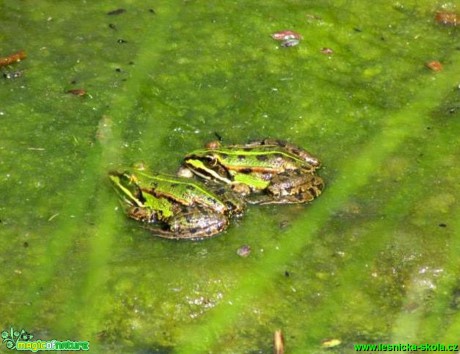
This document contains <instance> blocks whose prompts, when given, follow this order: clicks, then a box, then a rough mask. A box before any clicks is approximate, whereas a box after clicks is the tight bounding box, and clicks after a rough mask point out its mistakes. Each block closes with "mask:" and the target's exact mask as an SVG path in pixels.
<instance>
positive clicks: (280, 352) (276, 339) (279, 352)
mask: <svg viewBox="0 0 460 354" xmlns="http://www.w3.org/2000/svg"><path fill="white" fill-rule="evenodd" d="M273 354H284V336H283V332H281V330H280V329H278V330H276V331H275V334H274V335H273Z"/></svg>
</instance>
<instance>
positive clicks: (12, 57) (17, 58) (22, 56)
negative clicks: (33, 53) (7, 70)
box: [0, 50, 27, 67]
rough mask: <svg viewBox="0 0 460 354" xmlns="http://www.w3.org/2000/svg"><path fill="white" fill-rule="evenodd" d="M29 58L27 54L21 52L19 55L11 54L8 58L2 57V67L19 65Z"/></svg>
mask: <svg viewBox="0 0 460 354" xmlns="http://www.w3.org/2000/svg"><path fill="white" fill-rule="evenodd" d="M25 58H27V55H26V52H25V51H23V50H21V51H19V52H17V53H14V54H10V55H8V56H6V57H0V67H2V66H8V65H11V64H14V63H17V62H19V61H21V60H24V59H25Z"/></svg>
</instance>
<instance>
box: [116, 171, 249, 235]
mask: <svg viewBox="0 0 460 354" xmlns="http://www.w3.org/2000/svg"><path fill="white" fill-rule="evenodd" d="M109 178H110V180H111V181H112V184H113V186H114V187H115V189H116V191H117V192H118V194H119V196H120V198H121V200H122V202H123V207H124V210H125V212H126V214H127V215H128V216H129V217H130V218H132V219H134V220H138V221H141V222H142V223H144V225H145V226H146V228H148V229H149V230H151V231H152V232H153V233H154V234H156V235H158V236H160V237H164V238H170V239H191V240H200V239H204V238H208V237H211V236H214V235H216V234H218V233H220V232H222V231H224V230H225V229H226V228H227V227H228V225H229V218H230V217H231V216H240V215H241V214H242V213H243V210H244V206H245V205H244V201H243V200H242V198H241V197H240V196H238V195H237V194H235V193H233V192H232V191H231V190H229V189H228V188H225V186H222V185H217V184H210V186H207V185H206V186H205V185H204V184H202V183H199V182H192V181H191V180H189V179H184V178H180V177H174V176H168V175H161V174H155V175H148V174H146V173H143V172H140V171H136V174H133V173H131V172H128V171H125V172H111V173H109Z"/></svg>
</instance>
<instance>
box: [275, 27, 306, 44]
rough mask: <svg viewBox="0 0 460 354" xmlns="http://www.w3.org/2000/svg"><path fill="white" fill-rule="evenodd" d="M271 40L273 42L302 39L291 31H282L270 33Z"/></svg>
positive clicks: (298, 34)
mask: <svg viewBox="0 0 460 354" xmlns="http://www.w3.org/2000/svg"><path fill="white" fill-rule="evenodd" d="M272 38H273V39H274V40H275V41H285V40H287V39H299V40H300V39H303V37H302V35H301V34H300V33H297V32H294V31H291V30H284V31H278V32H275V33H272Z"/></svg>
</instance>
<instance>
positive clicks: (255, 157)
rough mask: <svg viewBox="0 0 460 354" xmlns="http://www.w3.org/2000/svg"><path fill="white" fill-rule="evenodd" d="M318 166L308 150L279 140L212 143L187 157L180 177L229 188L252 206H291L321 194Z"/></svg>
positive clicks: (321, 183) (321, 187)
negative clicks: (317, 172)
mask: <svg viewBox="0 0 460 354" xmlns="http://www.w3.org/2000/svg"><path fill="white" fill-rule="evenodd" d="M320 165H321V164H320V162H319V160H318V159H317V158H316V157H314V156H313V155H311V154H310V153H309V152H308V151H306V150H304V149H302V148H300V147H298V146H296V145H293V144H290V143H287V142H284V141H280V140H275V139H264V140H258V141H253V142H250V143H247V144H244V145H227V146H221V145H220V143H218V142H213V143H210V144H208V145H207V146H206V147H205V148H204V149H199V150H195V151H193V152H191V153H190V154H188V155H187V156H186V157H185V158H184V161H183V166H182V167H181V169H180V170H179V175H180V176H183V177H192V176H193V175H196V176H199V177H201V178H204V179H206V180H210V181H216V182H221V183H225V184H227V185H230V186H231V187H232V189H233V190H234V191H236V192H238V193H239V194H241V195H243V196H244V197H245V199H246V201H247V202H248V203H251V204H290V203H304V202H309V201H312V200H313V199H315V198H316V197H318V196H319V195H320V194H321V191H322V190H323V188H324V182H323V180H322V179H321V177H319V176H317V175H316V174H315V171H316V169H318V168H319V167H320Z"/></svg>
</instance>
